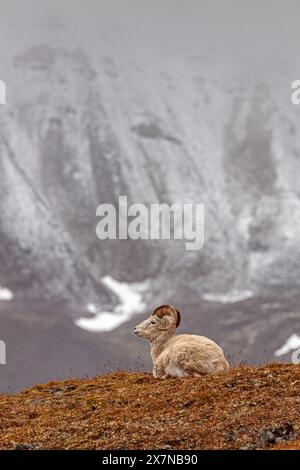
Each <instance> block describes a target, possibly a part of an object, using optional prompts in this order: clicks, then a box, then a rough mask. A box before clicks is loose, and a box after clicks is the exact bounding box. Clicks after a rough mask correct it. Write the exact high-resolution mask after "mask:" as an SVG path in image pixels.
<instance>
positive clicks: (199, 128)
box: [0, 46, 300, 302]
mask: <svg viewBox="0 0 300 470" xmlns="http://www.w3.org/2000/svg"><path fill="white" fill-rule="evenodd" d="M185 65H186V67H183V68H182V69H181V70H182V72H181V73H180V74H179V73H178V74H176V71H172V69H171V68H170V66H168V69H167V70H168V71H165V70H161V71H156V72H157V73H156V74H155V75H154V73H153V70H151V68H149V70H147V69H141V68H139V66H138V65H136V64H134V63H131V61H128V63H127V64H124V63H123V64H122V63H119V62H118V61H117V60H114V59H113V58H110V57H102V58H100V59H99V60H98V61H96V60H95V59H94V60H93V59H91V58H89V56H88V54H86V53H84V52H83V51H82V50H77V49H75V50H72V49H63V48H52V47H48V46H37V47H33V48H31V49H29V50H26V51H24V52H23V53H20V54H19V55H17V56H16V57H15V58H14V64H13V87H12V90H13V93H14V96H13V97H12V100H11V103H10V105H7V107H5V108H4V107H2V108H1V117H0V118H1V147H0V148H1V159H0V165H1V201H0V204H1V228H0V229H1V239H2V241H4V243H2V245H1V279H2V280H3V281H5V282H6V283H8V284H10V285H12V287H14V288H15V290H16V291H17V292H18V293H20V295H24V294H26V295H28V296H29V297H30V296H31V295H32V292H35V293H37V294H38V295H39V296H45V297H50V298H52V297H53V295H54V296H57V297H59V298H65V299H66V298H67V299H76V300H78V299H82V297H85V298H86V297H88V298H89V299H91V300H92V299H98V300H99V299H101V301H102V302H105V301H107V300H108V298H107V294H105V289H103V288H101V282H100V279H101V277H102V276H103V275H106V274H107V273H109V274H111V275H113V276H115V277H116V278H118V279H119V280H126V281H137V280H144V279H150V280H151V279H152V280H153V281H154V282H156V281H157V279H158V280H159V282H158V283H159V284H161V281H162V282H163V286H164V288H165V287H166V286H168V288H170V289H176V288H177V286H178V285H180V286H181V287H182V288H183V289H184V288H187V289H188V290H190V289H191V288H192V289H193V292H194V294H195V296H196V297H197V296H198V295H201V294H203V293H205V292H207V291H214V292H224V291H225V292H226V291H227V290H229V289H232V288H233V287H235V288H238V289H251V290H254V291H258V292H264V291H265V290H266V289H269V288H270V287H272V286H274V285H275V286H283V285H285V286H286V285H287V286H289V287H297V286H298V283H299V281H298V280H299V275H298V274H299V269H298V265H299V249H298V241H299V236H298V234H299V221H300V218H299V212H300V203H299V194H300V193H299V185H298V179H297V174H298V171H299V169H300V157H299V145H298V130H297V128H296V125H295V122H294V119H293V115H292V113H293V112H294V110H292V109H291V105H290V102H289V101H288V100H287V102H285V103H282V102H281V107H280V106H279V105H278V96H276V91H277V90H270V89H269V88H268V86H267V85H266V84H264V83H254V84H253V83H247V84H245V83H244V82H242V83H243V86H242V85H241V84H240V82H239V81H238V80H236V82H233V81H231V82H230V83H223V82H222V81H221V80H220V82H218V81H216V80H213V77H209V73H208V72H207V68H204V66H205V62H204V63H203V61H202V60H200V59H197V58H194V59H189V60H188V59H186V64H185ZM202 69H204V70H205V71H203V72H202ZM272 93H273V96H272ZM120 194H124V195H127V196H128V199H129V202H144V203H146V204H147V203H148V204H150V203H152V202H167V203H170V204H171V203H175V202H179V203H183V202H199V203H204V204H205V247H204V249H203V250H201V251H199V252H195V253H191V252H186V251H184V249H183V244H182V243H176V244H175V243H174V242H167V241H164V242H154V241H153V242H151V241H148V240H146V241H135V242H132V241H113V242H111V241H104V242H100V241H99V240H97V238H96V235H95V227H96V223H97V218H96V207H97V206H98V204H100V203H102V202H110V203H113V204H117V201H118V197H119V195H120Z"/></svg>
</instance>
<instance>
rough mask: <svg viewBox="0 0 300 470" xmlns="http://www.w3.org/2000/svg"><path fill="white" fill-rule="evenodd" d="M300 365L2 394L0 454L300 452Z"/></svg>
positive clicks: (119, 377)
mask: <svg viewBox="0 0 300 470" xmlns="http://www.w3.org/2000/svg"><path fill="white" fill-rule="evenodd" d="M299 405H300V367H299V366H296V365H280V364H271V365H268V366H265V367H262V368H256V367H246V366H242V367H238V368H233V369H232V370H231V371H230V373H229V374H227V375H216V376H210V377H204V378H201V379H197V378H185V379H167V380H160V381H158V380H156V379H154V378H153V377H152V376H151V375H149V374H136V373H128V372H117V373H113V374H109V375H104V376H100V377H96V378H93V379H83V380H82V379H81V380H66V381H64V382H50V383H48V384H46V385H36V386H35V387H33V388H31V389H28V390H25V391H23V392H21V393H18V394H16V395H1V396H0V416H1V421H0V429H1V433H0V448H1V449H28V450H29V449H300V414H299Z"/></svg>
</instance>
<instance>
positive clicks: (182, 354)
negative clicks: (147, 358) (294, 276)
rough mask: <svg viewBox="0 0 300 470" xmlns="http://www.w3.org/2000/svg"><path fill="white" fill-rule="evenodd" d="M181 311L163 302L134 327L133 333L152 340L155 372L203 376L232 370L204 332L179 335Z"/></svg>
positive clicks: (219, 349) (166, 375)
mask: <svg viewBox="0 0 300 470" xmlns="http://www.w3.org/2000/svg"><path fill="white" fill-rule="evenodd" d="M180 318H181V316H180V313H179V311H178V310H177V309H176V308H175V307H173V306H171V305H162V306H160V307H158V308H157V309H155V310H154V312H153V314H152V315H151V316H150V317H149V318H147V320H145V321H143V322H142V323H140V324H139V325H137V326H136V327H135V328H134V333H135V334H136V335H137V336H140V337H141V338H145V339H147V340H148V341H150V344H151V357H152V361H153V375H154V377H156V378H159V379H160V378H167V377H186V376H188V375H192V376H194V377H200V376H201V375H207V374H220V373H223V372H227V371H228V370H229V364H228V362H227V360H226V358H225V355H224V352H223V350H222V349H221V348H220V346H218V345H217V344H216V343H215V342H214V341H212V340H211V339H209V338H206V337H205V336H198V335H185V334H183V335H178V336H176V328H177V327H178V326H179V324H180Z"/></svg>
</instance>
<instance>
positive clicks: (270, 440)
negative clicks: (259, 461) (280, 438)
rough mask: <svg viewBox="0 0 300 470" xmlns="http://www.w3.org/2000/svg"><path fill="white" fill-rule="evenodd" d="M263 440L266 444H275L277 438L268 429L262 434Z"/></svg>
mask: <svg viewBox="0 0 300 470" xmlns="http://www.w3.org/2000/svg"><path fill="white" fill-rule="evenodd" d="M261 439H262V441H263V442H264V443H265V444H274V443H275V441H276V436H275V434H274V432H273V431H272V430H271V429H266V430H265V431H264V432H263V433H262V435H261Z"/></svg>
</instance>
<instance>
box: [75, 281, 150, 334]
mask: <svg viewBox="0 0 300 470" xmlns="http://www.w3.org/2000/svg"><path fill="white" fill-rule="evenodd" d="M102 283H103V284H104V285H105V287H107V288H108V289H109V290H110V291H111V292H112V293H113V294H115V295H116V296H117V298H118V299H119V303H118V305H117V306H116V307H115V308H114V310H113V311H101V308H100V307H99V306H97V305H95V304H93V303H89V304H87V311H88V312H89V313H91V314H92V315H93V317H91V318H86V317H81V318H78V319H76V320H75V321H74V323H75V325H76V326H78V327H79V328H82V329H83V330H86V331H92V332H97V333H100V332H103V331H112V330H114V329H115V328H118V327H119V326H120V325H122V324H123V323H125V322H126V321H128V320H129V319H130V318H131V317H132V316H133V315H135V314H138V313H142V312H143V311H144V310H145V309H146V304H145V302H144V300H143V295H142V294H143V292H144V291H145V290H146V288H147V286H148V283H147V282H142V283H130V284H128V283H126V282H119V281H117V280H115V279H113V278H112V277H111V276H104V277H103V278H102Z"/></svg>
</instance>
